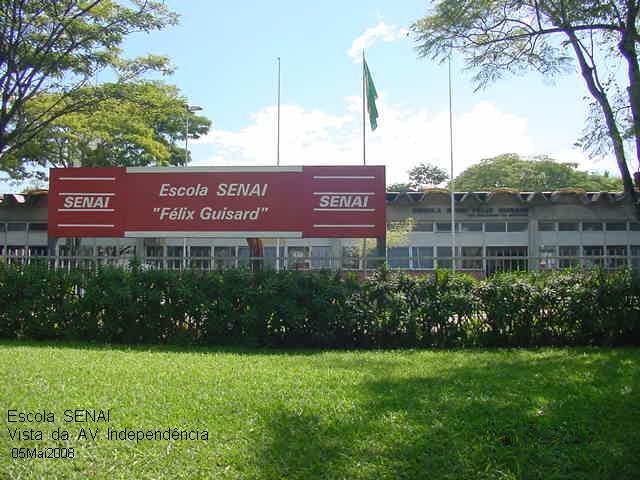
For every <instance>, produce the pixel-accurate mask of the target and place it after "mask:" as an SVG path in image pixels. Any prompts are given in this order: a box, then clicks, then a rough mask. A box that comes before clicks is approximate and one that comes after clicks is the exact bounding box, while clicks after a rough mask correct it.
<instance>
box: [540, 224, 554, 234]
mask: <svg viewBox="0 0 640 480" xmlns="http://www.w3.org/2000/svg"><path fill="white" fill-rule="evenodd" d="M555 229H556V224H555V223H554V222H538V231H539V232H553V231H555Z"/></svg>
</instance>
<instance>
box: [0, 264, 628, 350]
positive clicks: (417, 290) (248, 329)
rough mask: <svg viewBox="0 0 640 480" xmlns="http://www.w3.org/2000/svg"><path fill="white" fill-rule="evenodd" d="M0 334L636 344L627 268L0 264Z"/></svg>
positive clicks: (281, 342)
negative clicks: (408, 270)
mask: <svg viewBox="0 0 640 480" xmlns="http://www.w3.org/2000/svg"><path fill="white" fill-rule="evenodd" d="M0 337H4V338H32V339H57V338H70V339H81V340H93V341H102V342H113V343H129V344H132V343H180V344H195V343H201V344H208V345H222V344H236V345H265V346H283V347H347V348H349V347H381V348H382V347H385V348H388V347H413V346H421V347H447V348H448V347H459V346H471V345H475V346H505V347H516V346H538V345H639V344H640V278H639V277H638V275H636V274H635V273H633V272H631V271H621V272H617V273H613V274H608V273H605V272H602V271H597V270H589V271H571V270H569V271H562V272H548V273H541V274H527V273H503V274H498V275H495V276H492V277H491V278H488V279H486V280H482V281H479V280H476V279H474V278H472V277H469V276H467V275H464V274H461V273H453V272H450V271H446V270H437V271H435V272H433V273H432V274H429V275H425V276H420V277H416V276H411V275H407V274H404V273H395V272H391V271H389V270H387V269H385V268H381V269H380V270H378V271H376V272H375V273H374V274H373V275H372V276H370V277H369V278H367V279H365V280H362V281H360V280H358V279H357V278H356V277H355V276H353V275H350V274H349V275H342V274H340V273H330V272H320V273H317V272H314V273H308V272H291V271H283V272H273V271H265V272H260V273H251V272H249V271H246V270H224V271H213V272H201V271H195V270H194V271H184V272H173V271H154V270H144V269H142V268H140V266H139V265H135V264H133V265H131V266H130V268H128V269H119V268H112V267H104V268H98V269H97V270H95V271H92V272H80V271H76V270H71V271H64V270H54V269H49V268H48V265H46V264H32V265H25V266H23V265H0Z"/></svg>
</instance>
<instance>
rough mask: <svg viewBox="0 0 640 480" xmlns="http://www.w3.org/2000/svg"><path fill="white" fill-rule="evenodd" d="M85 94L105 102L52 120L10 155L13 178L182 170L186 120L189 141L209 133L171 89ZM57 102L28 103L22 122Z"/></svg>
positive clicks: (155, 85) (123, 86)
mask: <svg viewBox="0 0 640 480" xmlns="http://www.w3.org/2000/svg"><path fill="white" fill-rule="evenodd" d="M86 90H88V91H87V93H86V95H87V96H97V97H103V98H104V100H103V101H101V102H98V103H96V104H94V105H92V106H88V107H86V108H84V109H83V110H81V111H76V112H74V113H68V114H66V115H64V116H61V117H59V118H57V119H55V120H54V121H53V122H51V123H50V124H49V125H48V126H47V127H46V128H42V129H41V130H40V131H39V132H38V133H37V134H36V135H35V137H33V138H32V139H31V141H29V142H27V143H25V144H24V145H23V146H22V147H20V148H18V149H14V150H12V151H11V152H10V153H8V154H7V155H6V156H5V170H6V171H7V172H8V173H9V175H10V176H11V177H12V178H14V179H26V178H30V177H35V178H38V177H42V176H43V175H44V174H43V172H42V170H41V169H37V168H32V167H34V166H40V167H49V166H57V167H70V166H77V165H82V166H95V167H97V166H127V167H129V166H146V165H183V164H185V161H186V159H187V154H186V152H185V150H184V148H183V145H184V139H185V135H186V121H187V116H188V117H189V137H190V138H198V137H199V136H200V135H203V134H205V133H207V131H208V130H209V127H210V125H211V122H210V121H209V120H208V119H207V118H205V117H203V116H200V115H195V114H194V113H193V112H192V111H190V110H189V109H188V106H187V103H186V101H185V99H184V98H182V97H180V95H179V91H178V89H177V87H175V86H173V85H167V84H164V83H161V82H153V81H138V82H128V83H121V82H117V83H107V84H103V85H100V86H98V87H87V88H86ZM57 102H59V95H58V94H41V95H39V96H37V97H35V98H34V99H33V100H32V101H31V102H29V104H28V106H27V108H26V110H25V118H26V119H27V120H30V119H31V118H32V117H38V116H40V115H41V114H42V112H43V111H46V110H47V109H48V108H49V107H50V105H51V104H53V103H57Z"/></svg>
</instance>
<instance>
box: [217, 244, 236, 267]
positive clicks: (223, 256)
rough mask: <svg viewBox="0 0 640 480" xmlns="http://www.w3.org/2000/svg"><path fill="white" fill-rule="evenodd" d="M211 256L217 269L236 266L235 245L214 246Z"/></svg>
mask: <svg viewBox="0 0 640 480" xmlns="http://www.w3.org/2000/svg"><path fill="white" fill-rule="evenodd" d="M213 258H214V262H215V265H216V268H218V269H225V268H234V267H235V266H236V247H214V248H213Z"/></svg>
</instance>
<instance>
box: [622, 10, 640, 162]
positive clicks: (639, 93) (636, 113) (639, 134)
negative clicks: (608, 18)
mask: <svg viewBox="0 0 640 480" xmlns="http://www.w3.org/2000/svg"><path fill="white" fill-rule="evenodd" d="M627 4H628V10H627V19H626V28H625V30H624V34H623V35H622V39H621V40H620V43H619V44H618V50H619V51H620V53H621V54H622V56H623V58H624V59H625V60H626V62H627V76H628V78H629V86H628V87H627V93H628V95H629V105H630V106H631V117H632V119H633V136H634V139H635V145H636V158H637V159H638V169H637V170H638V171H640V66H638V56H637V52H636V45H635V40H634V39H635V38H637V36H638V31H637V29H636V25H635V22H636V17H637V16H638V8H637V7H636V6H635V2H627Z"/></svg>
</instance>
